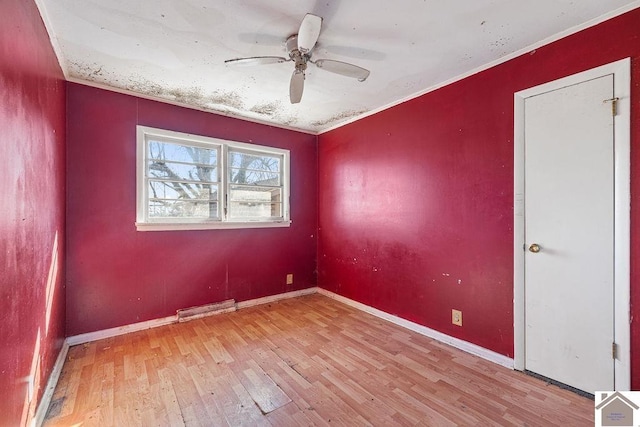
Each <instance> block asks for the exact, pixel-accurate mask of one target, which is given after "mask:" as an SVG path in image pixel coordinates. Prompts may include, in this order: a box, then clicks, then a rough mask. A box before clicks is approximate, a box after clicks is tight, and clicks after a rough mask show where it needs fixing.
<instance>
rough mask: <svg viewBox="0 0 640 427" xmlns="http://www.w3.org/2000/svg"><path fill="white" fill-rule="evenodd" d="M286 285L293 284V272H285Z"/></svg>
mask: <svg viewBox="0 0 640 427" xmlns="http://www.w3.org/2000/svg"><path fill="white" fill-rule="evenodd" d="M287 285H293V274H287Z"/></svg>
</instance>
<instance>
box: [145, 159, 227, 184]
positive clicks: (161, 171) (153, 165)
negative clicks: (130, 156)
mask: <svg viewBox="0 0 640 427" xmlns="http://www.w3.org/2000/svg"><path fill="white" fill-rule="evenodd" d="M147 170H148V176H149V178H160V179H172V180H180V181H206V182H217V181H218V169H217V168H216V167H215V166H200V165H186V164H183V163H172V162H169V161H164V160H149V164H148V169H147Z"/></svg>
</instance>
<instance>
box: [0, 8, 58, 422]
mask: <svg viewBox="0 0 640 427" xmlns="http://www.w3.org/2000/svg"><path fill="white" fill-rule="evenodd" d="M64 149H65V82H64V81H63V76H62V72H61V70H60V68H59V66H58V61H57V59H56V57H55V55H54V53H53V49H52V48H51V44H50V42H49V37H48V35H47V32H46V30H45V27H44V25H43V23H42V20H41V19H40V14H39V13H38V9H37V8H36V6H35V3H34V2H33V1H25V0H3V1H2V2H1V3H0V414H1V415H0V425H10V426H17V425H23V424H24V423H25V422H26V421H27V420H28V419H29V417H31V416H32V415H33V413H34V410H35V408H36V405H37V402H38V401H39V400H40V397H41V396H42V392H43V390H44V387H45V385H46V382H47V378H48V376H49V374H50V373H51V370H52V367H53V364H54V362H55V360H56V358H57V357H58V353H59V351H60V349H61V347H62V341H63V339H64V333H65V331H64V301H65V300H64V286H63V284H64V280H63V279H64V278H63V268H64V235H65V229H64V203H65V190H64ZM56 237H57V246H56V245H55V242H56ZM47 304H48V305H49V310H47ZM47 313H48V314H47ZM32 366H33V368H32ZM31 373H33V375H34V383H35V387H36V389H35V396H34V398H33V399H32V401H31V403H29V401H28V393H27V385H28V382H27V381H26V378H28V377H29V376H30V374H31Z"/></svg>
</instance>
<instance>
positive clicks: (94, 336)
mask: <svg viewBox="0 0 640 427" xmlns="http://www.w3.org/2000/svg"><path fill="white" fill-rule="evenodd" d="M316 292H318V288H316V287H313V288H308V289H302V290H299V291H292V292H285V293H283V294H278V295H270V296H268V297H262V298H256V299H250V300H247V301H240V302H237V303H236V305H235V308H237V309H242V308H248V307H253V306H256V305H261V304H268V303H271V302H276V301H280V300H283V299H288V298H295V297H299V296H302V295H309V294H315V293H316ZM234 310H235V309H234ZM177 322H178V316H177V315H175V316H168V317H162V318H159V319H153V320H147V321H145V322H139V323H132V324H129V325H124V326H118V327H116V328H110V329H103V330H101V331H95V332H87V333H85V334H79V335H74V336H71V337H68V338H67V343H68V345H69V347H73V346H74V345H79V344H85V343H88V342H92V341H98V340H102V339H105V338H111V337H117V336H118V335H124V334H128V333H130V332H137V331H144V330H146V329H151V328H157V327H159V326H164V325H169V324H172V323H177Z"/></svg>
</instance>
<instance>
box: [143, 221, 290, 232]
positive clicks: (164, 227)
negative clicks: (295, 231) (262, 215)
mask: <svg viewBox="0 0 640 427" xmlns="http://www.w3.org/2000/svg"><path fill="white" fill-rule="evenodd" d="M289 226H291V221H248V222H209V223H198V222H194V223H191V224H189V223H179V224H178V223H159V222H136V229H137V230H138V231H180V230H224V229H238V228H279V227H280V228H281V227H289Z"/></svg>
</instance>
